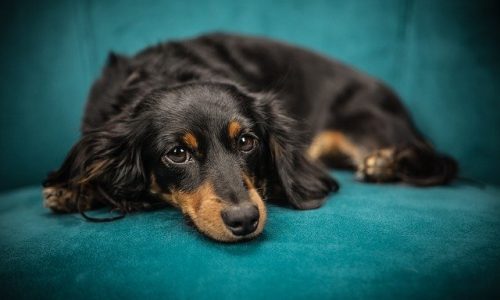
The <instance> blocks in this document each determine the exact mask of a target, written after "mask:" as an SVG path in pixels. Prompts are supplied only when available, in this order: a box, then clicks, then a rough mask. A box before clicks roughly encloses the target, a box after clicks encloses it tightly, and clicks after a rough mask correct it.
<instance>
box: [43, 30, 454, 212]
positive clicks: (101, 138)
mask: <svg viewBox="0 0 500 300" xmlns="http://www.w3.org/2000/svg"><path fill="white" fill-rule="evenodd" d="M232 119H235V120H238V121H239V122H241V123H242V124H244V126H245V130H247V131H249V132H250V133H251V134H254V135H255V136H256V137H257V140H258V149H257V150H256V151H254V152H253V153H252V154H249V155H247V156H242V155H239V154H234V152H233V151H232V150H231V149H232V148H231V147H232V146H231V145H232V144H231V143H232V141H228V140H225V137H224V135H223V134H222V133H221V131H222V130H224V128H225V125H226V124H227V122H228V121H230V120H232ZM187 130H188V131H194V132H197V133H200V136H203V137H205V139H203V140H201V141H200V143H202V144H203V145H202V147H203V148H204V149H208V148H209V149H211V150H210V151H209V152H208V153H202V152H200V153H193V157H194V160H196V164H189V165H185V166H182V167H180V166H173V165H168V163H167V165H166V164H165V163H164V162H162V157H163V156H164V155H165V153H166V152H167V151H168V150H169V149H171V148H172V147H174V146H175V145H176V144H178V142H179V135H180V134H182V133H185V132H186V131H187ZM323 130H336V131H340V132H342V133H343V134H345V135H346V136H348V137H349V138H350V139H351V140H352V141H353V142H354V143H355V144H356V145H358V146H359V147H361V148H363V149H365V150H367V151H374V150H377V149H381V148H384V147H394V148H395V149H397V150H396V153H397V155H396V160H397V161H398V166H399V167H398V176H399V179H400V180H402V181H405V182H408V183H411V184H416V185H434V184H444V183H446V182H448V181H449V180H451V179H452V178H453V177H454V176H455V175H456V172H457V167H456V163H455V162H454V161H453V160H452V159H451V158H449V157H447V156H444V155H440V154H437V153H436V152H435V151H434V150H433V149H432V147H431V146H430V145H429V144H428V143H427V142H426V141H425V140H424V138H423V136H422V135H421V134H420V133H419V132H418V131H417V129H416V128H415V126H414V125H413V122H412V121H411V119H410V117H409V114H408V113H407V112H406V110H405V108H404V107H403V106H402V104H401V102H400V101H399V99H398V98H397V96H396V95H394V93H392V92H391V91H390V90H389V89H388V88H386V87H385V86H384V85H383V84H381V83H380V82H379V81H377V80H375V79H373V78H371V77H369V76H366V75H364V74H361V73H360V72H358V71H355V70H353V69H352V68H349V67H346V66H345V65H343V64H341V63H339V62H337V61H334V60H331V59H328V58H325V57H323V56H321V55H318V54H315V53H312V52H310V51H306V50H303V49H300V48H297V47H293V46H289V45H286V44H284V43H279V42H276V41H271V40H267V39H262V38H252V37H242V36H235V35H227V34H211V35H205V36H201V37H199V38H195V39H190V40H183V41H174V42H168V43H164V44H160V45H157V46H154V47H150V48H147V49H145V50H144V51H142V52H140V53H139V54H137V55H136V56H134V57H132V58H127V57H123V56H120V55H116V54H110V56H109V59H108V62H107V64H106V67H105V68H104V70H103V73H102V76H101V78H100V79H98V80H97V81H96V82H95V83H94V85H93V87H92V90H91V93H90V97H89V100H88V103H87V107H86V111H85V116H84V120H83V125H82V137H81V139H80V141H78V143H77V144H76V145H75V146H74V147H73V149H72V150H71V151H70V153H69V155H68V157H67V158H66V160H65V162H64V164H63V165H62V167H61V168H60V169H59V170H58V171H56V172H53V173H51V174H50V175H49V177H48V178H47V180H46V181H45V183H44V185H45V186H46V187H49V186H59V187H64V188H67V189H70V190H79V191H83V193H84V194H86V195H87V198H86V199H90V198H92V199H93V201H94V202H96V203H99V202H100V203H101V204H105V205H111V206H120V207H122V206H125V203H127V205H129V204H130V203H143V202H146V203H147V202H152V201H155V200H154V198H152V197H151V195H150V193H149V188H150V185H151V174H154V175H155V176H156V178H157V180H158V184H159V185H160V186H162V187H164V188H165V189H166V190H168V189H182V190H187V191H189V190H192V189H194V188H196V187H197V186H198V185H199V184H200V183H201V182H202V181H203V180H204V179H205V178H212V179H213V180H214V182H215V185H216V186H215V188H216V190H217V193H218V194H220V195H223V197H229V198H231V197H233V198H238V197H245V196H244V193H242V190H243V189H244V184H243V182H242V180H241V178H240V175H239V174H238V172H240V171H245V172H247V173H248V174H250V175H252V176H254V177H255V178H256V179H257V182H259V183H260V184H261V185H262V188H263V186H264V183H267V191H266V192H265V195H262V196H263V197H266V198H278V199H285V200H286V201H288V202H289V203H291V204H292V205H293V206H294V207H296V208H299V209H311V208H316V207H318V206H320V205H321V204H322V203H323V201H324V200H325V199H326V197H327V195H328V194H329V193H330V192H332V191H335V190H337V189H338V185H337V183H336V182H335V181H334V180H333V179H332V178H331V177H330V176H329V175H328V173H327V171H326V170H325V169H324V167H322V166H321V165H320V164H318V163H317V162H312V161H311V160H309V159H308V158H307V157H306V149H307V148H308V146H309V144H310V143H311V141H312V139H313V137H314V136H315V135H316V134H317V133H319V132H321V131H323ZM215 141H217V142H215ZM351 167H352V166H351ZM103 193H104V194H106V195H103ZM263 193H264V192H263ZM107 196H109V197H107ZM109 199H112V200H109ZM132 206H133V205H132ZM129 207H130V206H129ZM138 207H143V206H141V205H138Z"/></svg>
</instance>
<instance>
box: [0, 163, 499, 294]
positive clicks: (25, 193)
mask: <svg viewBox="0 0 500 300" xmlns="http://www.w3.org/2000/svg"><path fill="white" fill-rule="evenodd" d="M336 174H338V175H337V178H339V179H340V182H341V184H342V189H341V191H340V192H339V193H338V194H335V195H332V197H331V199H329V201H328V202H327V203H326V205H325V206H324V207H323V208H321V209H317V210H312V211H297V210H292V209H288V208H284V207H279V206H274V205H270V206H269V220H268V224H267V226H266V228H265V231H264V233H263V235H262V236H261V237H259V238H258V239H256V240H253V241H251V242H247V243H239V244H221V243H217V242H213V241H211V240H208V239H207V238H205V237H203V236H201V235H200V234H199V233H198V232H197V231H196V230H195V229H194V228H192V227H190V226H188V225H187V224H186V222H185V220H184V218H183V217H182V215H181V213H180V212H179V211H177V210H175V209H173V208H171V209H164V210H160V211H156V212H149V213H137V214H132V215H129V216H127V217H126V218H125V219H122V220H120V221H115V222H112V223H105V224H102V223H89V222H86V221H83V220H82V218H81V217H80V216H79V215H78V214H73V215H63V216H56V215H53V214H50V213H48V212H47V211H46V210H45V209H44V208H42V206H41V202H40V188H39V187H37V186H34V187H26V188H23V189H20V190H16V191H11V192H8V193H4V194H3V195H1V196H0V249H2V251H0V282H1V284H2V295H7V296H8V297H7V298H10V297H12V298H19V297H21V298H31V299H40V298H56V299H97V298H103V299H107V298H111V299H115V298H116V299H118V298H119V299H129V298H135V299H146V298H147V299H305V298H308V299H332V298H338V299H350V298H375V299H387V298H397V299H401V298H415V299H427V298H438V299H441V298H457V297H458V298H463V297H472V298H473V296H478V295H482V296H489V297H493V296H497V297H498V296H500V274H499V272H498V270H499V267H500V239H499V238H498V237H499V236H500V190H499V189H498V188H496V187H492V186H487V187H485V188H482V189H481V188H479V187H476V186H472V185H470V184H467V183H464V182H456V183H454V184H453V185H451V186H448V187H436V188H429V189H419V188H413V187H406V186H388V185H373V184H371V185H370V184H361V183H358V182H355V181H354V180H353V177H352V174H351V173H347V172H346V173H340V174H339V173H338V172H336ZM4 299H5V298H4Z"/></svg>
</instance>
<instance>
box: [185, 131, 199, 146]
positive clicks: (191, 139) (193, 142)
mask: <svg viewBox="0 0 500 300" xmlns="http://www.w3.org/2000/svg"><path fill="white" fill-rule="evenodd" d="M182 140H183V141H184V143H186V145H187V146H188V147H189V148H191V149H193V150H196V149H198V140H197V139H196V136H195V135H194V134H193V133H192V132H188V133H186V134H185V135H184V136H183V137H182Z"/></svg>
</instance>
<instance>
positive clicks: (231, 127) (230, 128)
mask: <svg viewBox="0 0 500 300" xmlns="http://www.w3.org/2000/svg"><path fill="white" fill-rule="evenodd" d="M240 131H241V124H240V123H239V122H238V121H231V122H229V124H228V125H227V133H228V135H229V137H230V138H231V139H235V138H236V137H238V135H239V134H240Z"/></svg>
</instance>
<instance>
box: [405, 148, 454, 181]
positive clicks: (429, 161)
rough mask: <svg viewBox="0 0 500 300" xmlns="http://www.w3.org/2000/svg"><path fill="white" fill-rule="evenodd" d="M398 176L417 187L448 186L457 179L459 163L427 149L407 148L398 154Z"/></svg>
mask: <svg viewBox="0 0 500 300" xmlns="http://www.w3.org/2000/svg"><path fill="white" fill-rule="evenodd" d="M396 166H397V170H396V172H397V175H398V177H399V179H400V180H401V181H403V182H406V183H409V184H412V185H417V186H433V185H442V184H447V183H449V182H450V181H451V180H453V179H454V178H456V177H457V174H458V163H457V162H456V160H455V159H453V158H452V157H450V156H448V155H444V154H440V153H437V152H435V151H434V150H433V149H431V148H428V147H425V148H422V147H405V148H402V149H399V150H398V151H397V153H396Z"/></svg>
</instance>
